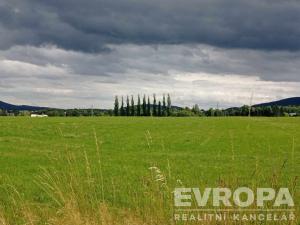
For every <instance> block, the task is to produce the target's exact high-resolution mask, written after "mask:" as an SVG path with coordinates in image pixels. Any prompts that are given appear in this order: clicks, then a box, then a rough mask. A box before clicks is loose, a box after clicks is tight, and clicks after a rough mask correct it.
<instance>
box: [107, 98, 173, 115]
mask: <svg viewBox="0 0 300 225" xmlns="http://www.w3.org/2000/svg"><path fill="white" fill-rule="evenodd" d="M113 112H114V116H171V115H172V105H171V97H170V95H169V94H167V96H166V95H165V94H163V97H162V100H157V99H156V95H155V94H153V96H152V98H151V99H150V97H149V96H147V97H146V95H143V98H142V99H141V96H140V95H138V96H137V102H136V103H135V100H134V96H133V95H132V96H131V98H130V99H129V96H128V95H127V96H126V99H125V98H124V97H123V96H121V97H119V96H115V103H114V110H113Z"/></svg>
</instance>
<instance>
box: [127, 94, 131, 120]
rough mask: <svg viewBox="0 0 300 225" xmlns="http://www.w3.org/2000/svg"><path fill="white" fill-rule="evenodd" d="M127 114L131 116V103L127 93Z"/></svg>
mask: <svg viewBox="0 0 300 225" xmlns="http://www.w3.org/2000/svg"><path fill="white" fill-rule="evenodd" d="M126 116H130V104H129V97H128V95H127V98H126Z"/></svg>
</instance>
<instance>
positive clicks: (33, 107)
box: [0, 101, 48, 111]
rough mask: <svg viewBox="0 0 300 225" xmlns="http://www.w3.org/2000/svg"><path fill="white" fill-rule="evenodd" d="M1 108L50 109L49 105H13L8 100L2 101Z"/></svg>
mask: <svg viewBox="0 0 300 225" xmlns="http://www.w3.org/2000/svg"><path fill="white" fill-rule="evenodd" d="M0 109H3V110H16V111H23V110H27V111H37V110H42V109H48V107H40V106H29V105H13V104H9V103H6V102H2V101H0Z"/></svg>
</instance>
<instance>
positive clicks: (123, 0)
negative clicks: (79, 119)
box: [0, 0, 300, 108]
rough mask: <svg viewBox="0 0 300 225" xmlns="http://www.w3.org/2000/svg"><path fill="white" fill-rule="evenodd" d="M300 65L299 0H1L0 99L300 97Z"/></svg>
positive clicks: (107, 104) (224, 102) (66, 103)
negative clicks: (143, 95)
mask: <svg viewBox="0 0 300 225" xmlns="http://www.w3.org/2000/svg"><path fill="white" fill-rule="evenodd" d="M299 71H300V2H299V1H298V0H250V1H249V0H247V1H245V0H110V1H102V0H87V1H82V0H51V1H49V0H1V1H0V78H1V79H0V101H1V100H2V101H7V102H10V103H14V104H29V105H40V106H50V107H62V108H73V107H80V108H84V107H91V106H92V105H93V106H94V107H96V108H111V107H112V104H113V98H114V95H137V94H138V93H140V94H144V93H145V94H147V95H152V94H153V93H156V94H157V95H158V96H160V95H162V93H170V94H171V96H172V100H173V104H174V105H179V106H191V105H193V104H196V103H197V104H199V105H200V106H201V107H203V108H208V107H216V106H217V105H219V106H220V107H230V106H240V105H243V104H250V102H251V96H252V95H253V102H252V103H259V102H265V101H270V100H277V99H281V98H285V97H293V96H300V73H299Z"/></svg>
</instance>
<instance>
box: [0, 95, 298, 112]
mask: <svg viewBox="0 0 300 225" xmlns="http://www.w3.org/2000/svg"><path fill="white" fill-rule="evenodd" d="M274 105H277V106H300V97H293V98H286V99H282V100H279V101H274V102H266V103H261V104H256V105H253V107H263V106H274ZM172 108H173V109H182V107H178V106H172ZM237 108H238V107H237ZM0 109H2V110H15V111H23V110H26V111H38V110H43V109H51V108H49V107H41V106H29V105H13V104H10V103H6V102H3V101H0Z"/></svg>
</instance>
